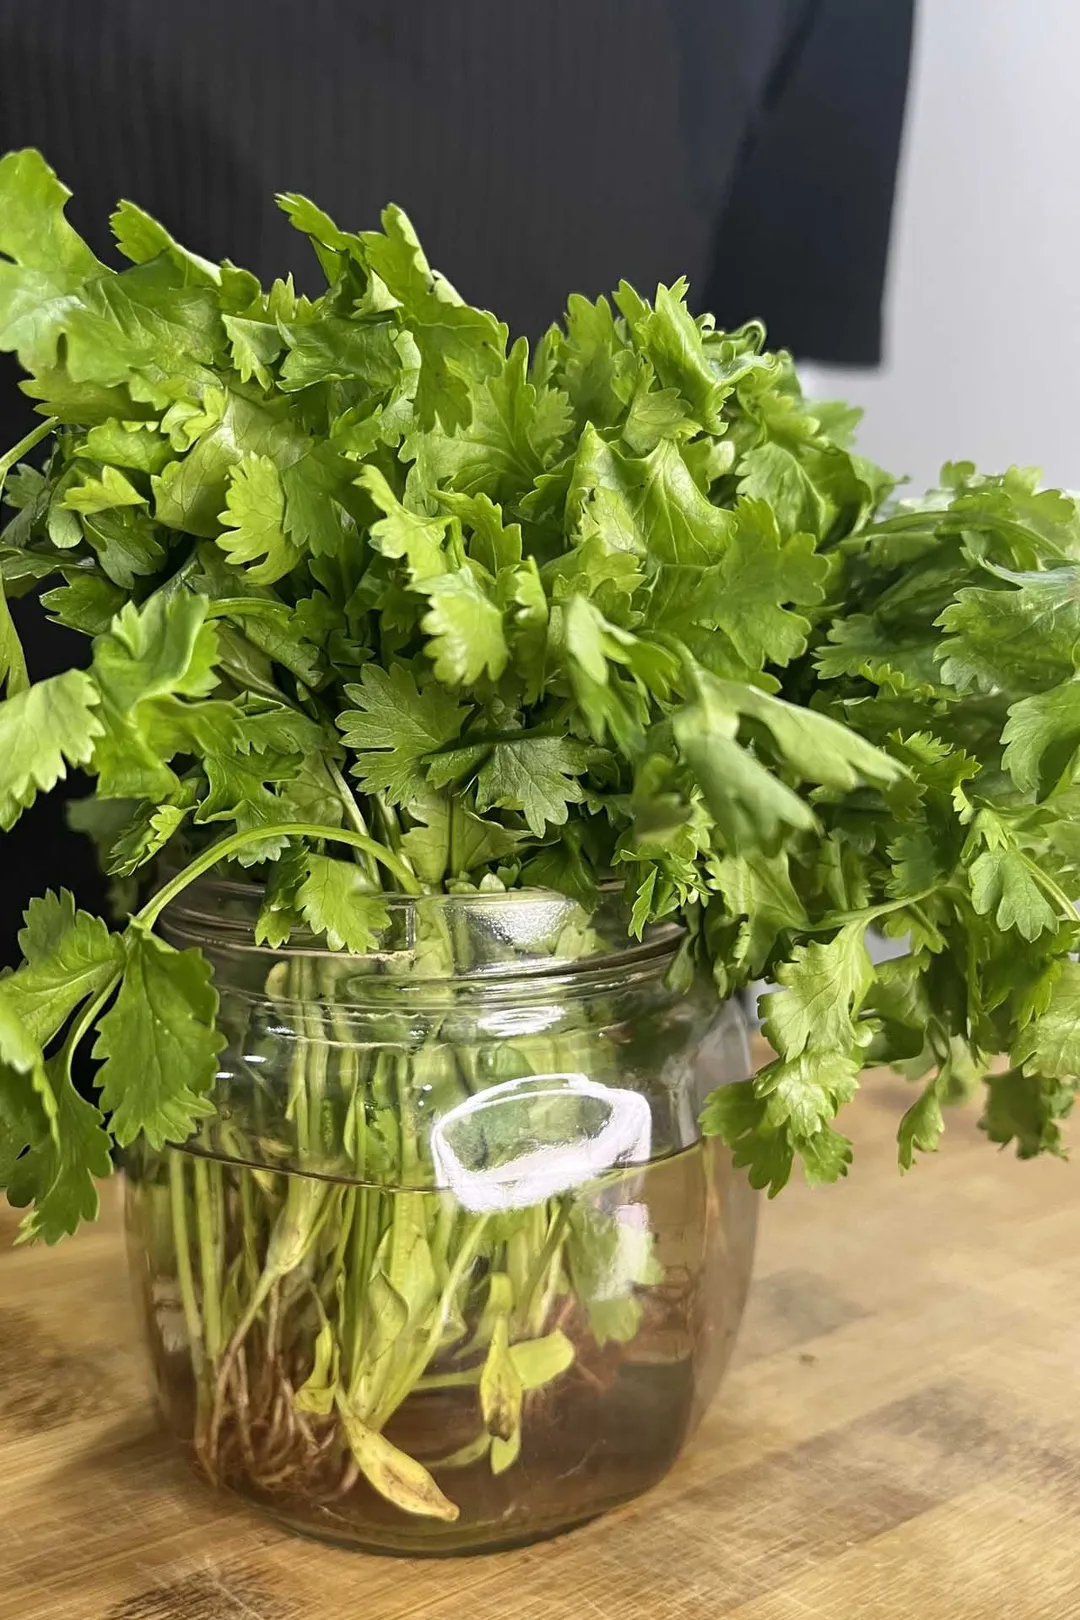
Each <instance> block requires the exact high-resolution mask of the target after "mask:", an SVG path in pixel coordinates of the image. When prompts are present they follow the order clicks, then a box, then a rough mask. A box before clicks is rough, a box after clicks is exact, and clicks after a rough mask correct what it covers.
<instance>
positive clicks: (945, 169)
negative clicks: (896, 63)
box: [811, 0, 1080, 488]
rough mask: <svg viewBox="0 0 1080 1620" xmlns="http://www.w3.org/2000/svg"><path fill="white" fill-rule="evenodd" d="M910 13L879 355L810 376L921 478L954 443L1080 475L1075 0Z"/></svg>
mask: <svg viewBox="0 0 1080 1620" xmlns="http://www.w3.org/2000/svg"><path fill="white" fill-rule="evenodd" d="M875 3H887V0H875ZM919 13H920V17H919V26H918V33H917V36H916V55H915V61H914V68H913V76H912V87H911V99H910V102H909V107H908V123H907V132H906V140H905V157H904V165H903V170H902V174H901V183H900V190H899V195H898V206H897V215H896V219H895V224H894V234H893V249H892V273H891V278H890V283H891V284H890V292H889V298H888V311H889V317H888V328H887V343H888V353H887V359H886V365H885V367H884V368H883V370H882V371H881V372H879V373H877V374H868V373H858V372H846V371H844V372H841V371H833V370H829V371H824V370H822V369H820V368H817V367H815V368H814V374H813V377H812V379H811V381H812V386H813V389H814V391H815V392H820V391H824V392H825V393H826V394H828V395H839V396H841V397H847V398H849V399H851V400H852V401H853V402H855V403H858V404H861V405H863V406H864V407H865V408H866V417H865V420H864V422H863V427H862V430H861V434H860V447H861V448H862V449H863V450H864V451H865V452H866V453H867V454H868V455H871V456H873V457H874V458H875V459H876V460H878V461H880V462H882V463H883V464H884V465H885V466H887V467H889V468H891V469H893V470H895V471H903V472H906V473H909V474H911V476H912V478H913V480H914V481H915V482H916V483H917V484H919V485H920V486H923V485H926V484H928V483H931V482H933V481H934V479H935V475H936V472H937V469H938V467H939V465H940V463H941V462H942V461H944V460H949V459H953V460H955V459H961V458H965V457H966V458H969V459H971V460H974V461H976V462H977V463H978V464H979V466H980V467H981V468H982V469H983V470H985V471H998V470H1000V469H1002V468H1003V467H1004V466H1006V465H1007V464H1008V463H1010V462H1019V463H1022V464H1025V465H1036V466H1041V467H1042V468H1043V469H1044V473H1045V476H1046V480H1047V482H1048V483H1050V484H1058V485H1064V486H1066V487H1073V488H1080V0H920V4H919Z"/></svg>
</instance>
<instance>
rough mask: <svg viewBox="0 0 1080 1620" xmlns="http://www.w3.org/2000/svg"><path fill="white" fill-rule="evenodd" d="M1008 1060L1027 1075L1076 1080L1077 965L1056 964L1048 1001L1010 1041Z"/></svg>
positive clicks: (1079, 1058)
mask: <svg viewBox="0 0 1080 1620" xmlns="http://www.w3.org/2000/svg"><path fill="white" fill-rule="evenodd" d="M1012 1060H1013V1063H1014V1064H1015V1065H1016V1067H1017V1068H1019V1069H1023V1071H1024V1073H1025V1074H1027V1075H1043V1076H1045V1077H1047V1078H1048V1079H1051V1080H1077V1079H1080V963H1078V962H1074V961H1072V960H1067V961H1064V962H1062V963H1061V964H1060V967H1059V969H1058V972H1057V975H1056V977H1055V979H1054V983H1053V989H1052V990H1051V992H1050V999H1049V1002H1048V1004H1047V1006H1046V1007H1045V1009H1044V1010H1043V1012H1042V1013H1041V1014H1040V1015H1039V1016H1038V1017H1037V1018H1035V1019H1034V1020H1033V1022H1032V1023H1030V1024H1028V1026H1027V1028H1026V1029H1024V1030H1022V1031H1021V1032H1020V1034H1019V1035H1018V1037H1017V1039H1016V1040H1015V1041H1014V1043H1013V1049H1012Z"/></svg>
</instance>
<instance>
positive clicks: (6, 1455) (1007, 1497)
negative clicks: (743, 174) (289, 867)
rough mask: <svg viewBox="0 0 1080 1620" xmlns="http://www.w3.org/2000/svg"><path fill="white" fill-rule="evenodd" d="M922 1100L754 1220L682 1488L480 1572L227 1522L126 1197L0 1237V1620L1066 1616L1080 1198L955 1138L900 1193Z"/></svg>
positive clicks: (882, 1096)
mask: <svg viewBox="0 0 1080 1620" xmlns="http://www.w3.org/2000/svg"><path fill="white" fill-rule="evenodd" d="M909 1100H910V1093H906V1092H905V1090H904V1088H903V1086H902V1085H901V1084H900V1082H898V1081H896V1080H894V1079H890V1078H883V1079H881V1080H880V1081H879V1082H877V1083H876V1084H874V1083H871V1084H869V1085H868V1088H867V1091H866V1092H865V1093H864V1094H863V1097H862V1098H861V1100H860V1101H859V1103H858V1104H857V1105H856V1107H855V1108H854V1109H853V1111H852V1113H853V1133H854V1135H855V1138H856V1144H857V1157H856V1165H855V1170H854V1172H853V1174H852V1176H851V1178H850V1180H849V1181H848V1183H847V1184H845V1185H844V1186H841V1187H839V1188H832V1189H824V1190H818V1191H813V1192H811V1191H809V1190H808V1189H807V1188H805V1187H802V1186H799V1187H793V1188H792V1189H790V1190H789V1191H788V1192H787V1193H786V1194H785V1195H784V1196H783V1197H782V1198H781V1199H780V1200H779V1201H778V1202H776V1203H775V1204H770V1205H769V1206H768V1207H767V1208H766V1209H765V1210H764V1212H763V1215H764V1219H763V1226H762V1236H761V1243H760V1247H759V1253H758V1265H757V1273H756V1281H755V1285H754V1290H753V1294H752V1303H751V1307H750V1310H749V1313H748V1316H747V1320H746V1324H745V1327H744V1331H743V1335H742V1339H741V1343H740V1348H739V1352H738V1356H737V1361H736V1364H735V1366H734V1369H733V1370H732V1371H731V1373H730V1374H729V1376H728V1378H727V1380H726V1382H725V1385H724V1388H723V1391H722V1393H721V1396H720V1399H719V1401H718V1403H717V1405H716V1407H715V1408H714V1410H713V1412H712V1413H711V1415H710V1417H709V1418H708V1419H707V1421H706V1423H705V1425H704V1428H703V1429H702V1430H701V1432H700V1433H699V1435H698V1437H697V1439H696V1441H695V1443H694V1444H693V1446H692V1448H691V1450H690V1451H689V1453H688V1454H687V1456H686V1457H685V1459H684V1460H683V1462H682V1463H681V1464H680V1466H679V1467H678V1468H677V1469H676V1471H675V1473H674V1474H673V1475H672V1477H671V1478H670V1479H669V1480H668V1481H667V1482H666V1483H665V1484H664V1485H663V1486H661V1487H660V1488H659V1489H658V1490H656V1491H654V1492H653V1493H652V1495H650V1496H649V1497H647V1498H646V1499H645V1500H643V1501H641V1502H638V1503H635V1504H634V1505H632V1506H631V1507H629V1508H626V1509H623V1510H622V1511H620V1512H619V1513H616V1514H614V1515H613V1516H611V1517H609V1518H606V1519H602V1520H599V1521H597V1522H595V1523H594V1524H592V1525H590V1526H588V1527H586V1528H585V1529H583V1530H579V1531H577V1532H575V1533H574V1534H573V1535H570V1536H566V1537H563V1538H561V1539H558V1540H555V1541H551V1542H548V1543H546V1544H544V1545H542V1546H538V1547H532V1548H529V1549H526V1550H525V1551H523V1552H516V1553H506V1554H500V1555H498V1556H494V1557H487V1558H471V1559H469V1558H466V1559H458V1560H450V1561H444V1562H413V1561H408V1560H399V1559H386V1558H368V1557H363V1556H360V1555H358V1554H354V1553H348V1552H342V1551H336V1550H333V1549H328V1548H324V1547H321V1546H319V1545H316V1544H315V1543H312V1542H308V1541H304V1540H300V1539H298V1538H296V1537H293V1536H290V1535H288V1534H286V1533H284V1532H283V1531H279V1530H278V1529H277V1528H275V1526H274V1525H273V1524H271V1523H269V1522H268V1521H266V1520H265V1519H262V1518H260V1517H259V1516H258V1515H257V1514H256V1513H254V1512H252V1511H250V1510H248V1509H246V1508H245V1507H243V1506H242V1505H240V1504H238V1503H236V1502H234V1501H233V1500H231V1499H229V1498H227V1497H218V1496H215V1495H213V1494H212V1493H211V1492H210V1491H208V1490H207V1489H205V1488H204V1487H203V1486H202V1485H201V1484H200V1483H199V1482H198V1481H197V1480H196V1479H194V1478H193V1477H191V1476H190V1475H189V1474H188V1472H187V1471H186V1468H185V1466H184V1464H183V1463H182V1462H181V1461H180V1460H178V1459H177V1458H176V1457H174V1456H173V1455H172V1454H171V1453H170V1452H169V1451H168V1449H167V1448H166V1447H165V1445H164V1442H163V1441H162V1440H161V1439H160V1438H159V1436H158V1434H157V1431H156V1430H155V1426H154V1419H153V1414H152V1410H151V1407H150V1403H149V1399H148V1396H147V1394H146V1392H145V1381H144V1371H143V1365H142V1359H141V1353H140V1348H139V1344H138V1341H137V1337H136V1330H135V1325H134V1319H133V1313H132V1309H131V1306H130V1303H129V1299H128V1293H127V1282H126V1277H125V1269H124V1255H123V1245H122V1239H121V1235H120V1221H119V1201H118V1197H117V1194H118V1192H119V1188H118V1187H117V1186H115V1185H111V1186H109V1187H108V1188H107V1189H106V1197H105V1215H104V1219H103V1220H102V1222H101V1224H100V1225H99V1226H98V1227H97V1228H95V1229H93V1230H92V1231H90V1232H88V1233H86V1234H84V1235H82V1236H80V1237H79V1238H77V1239H75V1240H73V1241H71V1242H69V1243H67V1244H66V1245H61V1246H60V1247H59V1248H57V1249H54V1250H44V1249H37V1248H17V1249H12V1248H10V1247H9V1242H10V1238H11V1237H12V1235H13V1232H14V1223H13V1221H12V1220H11V1219H10V1217H9V1216H7V1215H6V1214H5V1215H4V1216H0V1489H2V1497H0V1620H61V1617H63V1620H309V1617H310V1620H346V1617H347V1620H406V1617H408V1620H413V1617H423V1620H460V1617H462V1616H466V1617H468V1620H508V1617H509V1620H564V1617H565V1620H720V1617H721V1616H732V1617H738V1620H816V1617H819V1616H820V1617H821V1620H863V1617H865V1620H1072V1617H1080V1172H1078V1171H1077V1169H1076V1167H1075V1166H1070V1165H1066V1164H1061V1163H1058V1162H1054V1163H1048V1162H1047V1163H1037V1164H1027V1165H1022V1164H1017V1163H1016V1162H1015V1161H1014V1160H1012V1159H1011V1158H1009V1157H1008V1156H1006V1155H998V1154H997V1153H996V1152H995V1151H994V1150H993V1149H992V1148H991V1147H989V1146H988V1145H987V1144H986V1143H985V1141H983V1140H982V1139H980V1138H979V1136H978V1133H977V1131H976V1130H975V1127H974V1124H973V1123H972V1121H971V1120H970V1119H968V1118H966V1117H961V1118H957V1119H955V1120H952V1121H951V1122H950V1128H949V1133H948V1138H947V1147H946V1148H945V1150H943V1152H942V1153H941V1155H940V1156H939V1157H938V1158H937V1159H936V1160H929V1161H926V1162H924V1163H923V1164H922V1165H921V1166H920V1167H919V1168H918V1170H917V1171H915V1172H914V1173H913V1174H912V1175H910V1176H909V1177H907V1178H906V1179H905V1180H904V1181H903V1182H901V1180H900V1178H899V1176H898V1175H897V1173H896V1171H895V1168H894V1146H893V1137H894V1133H895V1129H896V1122H897V1119H898V1118H899V1115H900V1113H901V1112H902V1110H903V1108H904V1106H905V1104H906V1102H907V1101H909Z"/></svg>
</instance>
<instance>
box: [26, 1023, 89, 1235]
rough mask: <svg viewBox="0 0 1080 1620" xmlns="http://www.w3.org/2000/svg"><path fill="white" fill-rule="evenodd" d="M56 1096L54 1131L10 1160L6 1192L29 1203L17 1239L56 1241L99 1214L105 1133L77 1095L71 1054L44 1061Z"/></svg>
mask: <svg viewBox="0 0 1080 1620" xmlns="http://www.w3.org/2000/svg"><path fill="white" fill-rule="evenodd" d="M46 1070H47V1075H48V1081H47V1083H48V1085H49V1086H50V1087H51V1089H52V1092H53V1096H54V1098H55V1108H56V1121H55V1132H54V1133H53V1134H51V1135H49V1136H47V1137H46V1138H45V1139H44V1141H42V1142H40V1143H38V1144H37V1145H35V1146H33V1147H31V1148H30V1150H29V1152H27V1153H25V1154H24V1155H23V1156H22V1158H20V1159H19V1160H18V1161H17V1163H16V1164H15V1167H14V1170H13V1172H12V1174H11V1176H10V1179H9V1181H8V1188H7V1196H8V1200H9V1202H10V1203H11V1204H13V1205H14V1206H15V1208H16V1209H25V1208H26V1206H27V1205H32V1206H33V1207H32V1208H31V1209H30V1211H29V1213H28V1214H27V1215H26V1217H25V1218H24V1220H23V1223H22V1226H21V1229H20V1241H28V1240H33V1239H40V1240H41V1241H43V1242H45V1243H57V1242H59V1240H60V1239H61V1238H62V1237H68V1236H70V1235H71V1234H72V1233H74V1232H75V1231H77V1229H78V1227H79V1225H80V1223H81V1222H82V1221H93V1220H96V1219H97V1214H98V1205H99V1199H98V1190H97V1183H98V1181H100V1180H103V1179H104V1178H105V1177H106V1176H108V1175H110V1174H111V1172H112V1162H111V1159H110V1156H109V1155H110V1144H109V1136H108V1133H107V1131H106V1130H105V1128H104V1126H103V1124H102V1118H101V1114H100V1112H99V1111H98V1109H96V1108H95V1107H94V1106H93V1104H92V1103H89V1102H87V1101H86V1099H85V1098H83V1097H80V1095H79V1093H78V1092H77V1091H76V1090H75V1087H74V1085H73V1083H72V1079H71V1070H70V1055H69V1054H68V1053H66V1052H65V1053H61V1054H59V1055H58V1056H57V1057H55V1058H52V1059H50V1061H49V1062H48V1064H47V1065H46Z"/></svg>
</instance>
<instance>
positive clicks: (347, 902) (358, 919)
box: [296, 854, 390, 956]
mask: <svg viewBox="0 0 1080 1620" xmlns="http://www.w3.org/2000/svg"><path fill="white" fill-rule="evenodd" d="M296 898H297V904H298V907H299V910H300V913H301V915H302V916H303V919H304V921H305V922H306V923H307V925H308V927H309V928H311V929H312V931H313V932H314V933H316V934H325V935H326V943H327V945H328V946H329V947H330V949H331V950H332V951H342V950H345V951H351V952H352V953H353V954H354V955H356V956H365V955H367V954H368V952H370V951H373V950H375V948H376V946H377V945H378V942H379V939H380V937H381V935H382V934H384V933H385V932H386V930H387V928H388V927H389V926H390V912H389V910H388V909H387V905H386V901H385V900H384V899H383V898H382V897H381V896H380V895H378V894H375V893H372V889H371V880H370V878H367V877H365V875H364V872H363V871H362V869H361V868H360V867H359V866H357V865H356V863H355V862H353V861H337V860H334V859H333V858H332V857H331V856H329V855H314V854H312V855H309V856H308V858H307V876H306V877H305V878H304V881H303V882H302V883H301V885H300V888H299V890H298V892H297V897H296Z"/></svg>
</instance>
